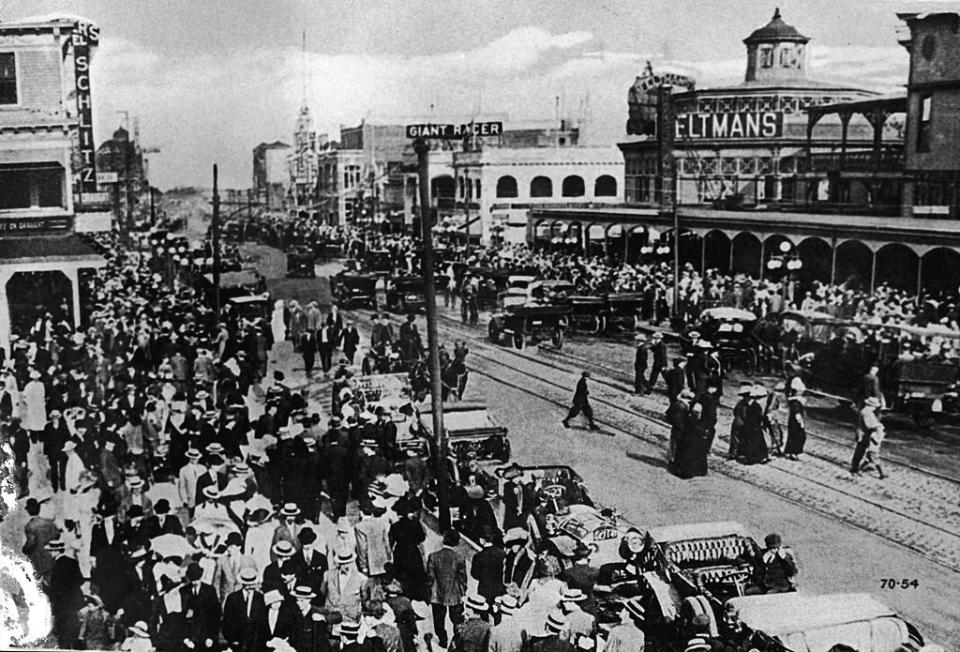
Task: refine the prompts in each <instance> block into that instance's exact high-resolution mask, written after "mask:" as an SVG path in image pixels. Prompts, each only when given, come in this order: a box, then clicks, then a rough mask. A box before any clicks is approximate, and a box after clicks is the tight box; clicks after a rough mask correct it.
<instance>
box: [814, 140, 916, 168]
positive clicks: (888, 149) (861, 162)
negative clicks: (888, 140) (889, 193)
mask: <svg viewBox="0 0 960 652" xmlns="http://www.w3.org/2000/svg"><path fill="white" fill-rule="evenodd" d="M798 164H799V168H800V171H801V172H813V173H816V172H864V173H871V172H902V171H903V146H902V145H886V146H884V147H883V148H882V149H881V150H880V152H879V156H878V155H877V154H876V153H874V152H873V150H856V151H852V152H851V151H848V152H846V154H840V153H839V152H836V153H829V154H827V153H821V154H811V156H810V158H806V159H804V158H801V159H799V160H798Z"/></svg>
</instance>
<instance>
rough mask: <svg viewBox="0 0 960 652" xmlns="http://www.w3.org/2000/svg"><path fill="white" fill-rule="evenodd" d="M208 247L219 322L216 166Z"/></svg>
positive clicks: (218, 240) (215, 306)
mask: <svg viewBox="0 0 960 652" xmlns="http://www.w3.org/2000/svg"><path fill="white" fill-rule="evenodd" d="M210 246H211V247H213V307H214V309H215V310H216V311H217V320H218V321H219V320H220V192H219V190H218V189H217V164H216V163H214V164H213V217H212V218H211V219H210Z"/></svg>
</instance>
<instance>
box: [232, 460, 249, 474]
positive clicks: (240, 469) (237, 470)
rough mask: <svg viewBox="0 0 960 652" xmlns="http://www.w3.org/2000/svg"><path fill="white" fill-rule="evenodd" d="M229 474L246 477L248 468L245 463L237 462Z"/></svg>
mask: <svg viewBox="0 0 960 652" xmlns="http://www.w3.org/2000/svg"><path fill="white" fill-rule="evenodd" d="M230 472H231V473H234V474H236V475H246V474H248V473H250V466H249V465H247V464H246V463H245V462H237V463H236V464H234V465H233V468H232V469H230Z"/></svg>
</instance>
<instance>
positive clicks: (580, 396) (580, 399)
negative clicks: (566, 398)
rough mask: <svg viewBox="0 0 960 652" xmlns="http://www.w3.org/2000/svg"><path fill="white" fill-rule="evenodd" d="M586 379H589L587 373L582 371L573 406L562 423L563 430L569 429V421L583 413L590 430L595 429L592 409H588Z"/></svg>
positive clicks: (588, 394)
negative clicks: (587, 420)
mask: <svg viewBox="0 0 960 652" xmlns="http://www.w3.org/2000/svg"><path fill="white" fill-rule="evenodd" d="M588 378H590V372H589V371H584V372H583V373H582V374H580V381H579V382H578V383H577V390H576V391H575V392H574V394H573V405H571V406H570V411H569V412H567V416H566V418H565V419H564V420H563V421H562V423H563V427H564V428H569V427H570V419H572V418H574V417H575V416H577V415H578V414H580V413H581V412H583V415H584V416H585V417H587V419H589V421H590V430H596V429H597V424H596V422H594V420H593V408H592V407H590V399H589V396H590V390H589V389H587V379H588Z"/></svg>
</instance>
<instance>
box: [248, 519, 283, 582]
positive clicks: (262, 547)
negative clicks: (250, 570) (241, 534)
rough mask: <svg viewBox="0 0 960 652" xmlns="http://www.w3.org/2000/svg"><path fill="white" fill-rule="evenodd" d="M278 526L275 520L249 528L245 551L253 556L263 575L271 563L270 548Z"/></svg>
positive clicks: (258, 569)
mask: <svg viewBox="0 0 960 652" xmlns="http://www.w3.org/2000/svg"><path fill="white" fill-rule="evenodd" d="M276 527H277V526H276V523H275V522H270V521H268V522H266V523H264V524H262V525H257V526H254V527H251V528H250V529H248V530H247V538H246V540H245V541H244V547H243V552H244V554H247V555H249V556H250V557H253V561H254V562H256V564H257V571H258V572H259V573H260V575H261V577H262V576H263V570H264V569H265V568H266V567H267V566H269V565H270V548H271V546H273V531H274V530H275V529H276Z"/></svg>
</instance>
